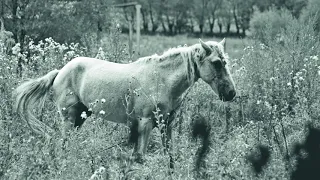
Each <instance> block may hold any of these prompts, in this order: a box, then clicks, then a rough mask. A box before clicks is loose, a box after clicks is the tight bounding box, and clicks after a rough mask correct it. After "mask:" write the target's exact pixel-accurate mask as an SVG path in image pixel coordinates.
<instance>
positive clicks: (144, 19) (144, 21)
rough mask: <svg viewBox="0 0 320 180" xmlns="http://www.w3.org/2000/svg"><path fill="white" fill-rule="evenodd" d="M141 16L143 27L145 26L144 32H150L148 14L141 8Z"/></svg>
mask: <svg viewBox="0 0 320 180" xmlns="http://www.w3.org/2000/svg"><path fill="white" fill-rule="evenodd" d="M141 15H142V26H143V31H144V32H148V20H147V18H146V13H145V10H144V9H143V8H141Z"/></svg>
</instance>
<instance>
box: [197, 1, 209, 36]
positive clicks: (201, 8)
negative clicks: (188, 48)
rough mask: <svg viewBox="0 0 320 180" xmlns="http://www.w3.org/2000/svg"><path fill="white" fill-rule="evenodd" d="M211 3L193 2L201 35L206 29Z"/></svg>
mask: <svg viewBox="0 0 320 180" xmlns="http://www.w3.org/2000/svg"><path fill="white" fill-rule="evenodd" d="M209 2H210V0H200V2H199V1H197V0H195V1H194V2H193V5H194V6H193V11H194V17H195V18H196V20H197V22H198V25H199V29H200V33H201V34H202V33H203V28H204V24H205V20H206V17H208V8H207V7H208V4H209Z"/></svg>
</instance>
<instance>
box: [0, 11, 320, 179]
mask: <svg viewBox="0 0 320 180" xmlns="http://www.w3.org/2000/svg"><path fill="white" fill-rule="evenodd" d="M268 13H269V12H267V14H268ZM270 14H271V13H270ZM285 14H286V15H283V16H284V17H288V19H290V21H289V20H287V21H286V24H285V25H284V27H285V28H281V29H279V30H277V33H276V34H279V37H281V39H280V40H279V39H278V40H277V39H276V40H275V39H274V34H275V32H274V30H273V29H272V28H266V29H264V33H263V34H262V36H263V39H261V38H260V36H256V37H257V39H254V40H251V41H249V40H247V39H245V40H239V39H227V52H228V53H229V56H230V63H228V65H229V66H230V68H231V72H232V74H233V78H234V80H235V82H236V85H237V90H238V91H237V93H238V98H237V99H236V100H235V101H234V102H231V103H223V102H220V101H219V100H218V98H217V97H216V95H214V93H213V92H212V90H211V89H210V87H208V86H207V85H206V84H205V83H204V82H202V81H199V82H198V83H196V84H195V85H194V87H193V88H192V89H191V91H190V93H189V95H188V96H187V98H186V101H185V103H184V104H183V106H182V107H181V109H180V112H179V113H178V114H179V116H178V117H177V119H176V121H175V122H174V135H173V144H174V146H173V155H174V160H175V170H174V172H173V173H172V174H170V173H169V172H168V171H169V168H168V167H169V157H168V155H164V154H163V149H162V145H161V142H160V137H161V134H160V131H159V129H157V128H155V129H154V131H153V133H152V138H151V142H150V144H149V147H148V152H147V154H146V162H145V164H143V165H141V164H135V163H132V161H131V149H132V147H130V146H127V145H126V141H127V136H128V129H127V128H126V127H125V126H121V125H116V124H113V123H111V122H107V121H103V120H102V119H101V118H100V117H99V115H96V116H92V117H90V118H87V119H86V121H85V123H84V125H83V127H82V128H81V129H79V130H75V131H74V132H73V133H71V134H70V137H69V141H68V142H67V144H66V148H63V146H62V143H63V141H62V136H61V134H60V128H61V127H60V125H61V124H60V123H61V121H60V118H59V115H58V113H57V109H56V108H55V106H54V104H53V103H52V102H50V101H48V102H46V107H45V108H44V110H43V111H42V112H39V113H37V114H38V115H39V117H40V118H41V119H42V120H43V121H44V122H45V123H47V124H49V125H50V126H51V127H53V128H54V129H55V130H56V133H55V134H53V135H52V137H51V138H43V137H39V136H37V135H35V134H33V133H32V131H31V130H30V129H29V128H28V127H27V125H26V123H24V122H22V121H21V120H20V118H19V117H18V116H17V115H16V114H15V113H14V112H12V102H13V98H11V96H12V95H11V93H12V91H13V90H14V88H16V87H17V86H18V84H20V83H21V82H22V81H24V79H26V78H35V77H39V76H41V75H43V74H46V73H47V72H48V71H50V70H52V69H55V68H61V67H62V66H63V65H64V64H65V63H67V62H68V61H69V60H70V59H72V58H73V57H76V56H81V55H86V54H87V49H86V48H84V47H83V46H82V45H81V44H78V43H69V44H63V43H57V42H55V41H54V40H53V39H52V38H47V39H45V40H43V41H39V43H35V42H34V41H32V40H28V43H26V45H27V46H26V48H25V49H26V51H25V52H24V53H21V51H20V48H21V47H20V46H21V45H20V44H16V45H15V46H14V48H12V50H11V52H10V53H7V51H8V49H10V46H9V45H6V44H4V43H3V41H1V42H0V61H1V63H0V84H1V86H0V99H1V103H0V111H1V113H0V178H1V179H22V178H29V179H89V178H90V177H92V175H93V174H96V175H95V176H98V175H97V174H98V173H96V171H98V170H99V169H100V170H101V173H102V174H103V175H102V176H103V178H104V179H108V178H109V179H121V178H123V179H125V178H127V179H134V178H136V179H138V178H139V179H170V178H172V179H197V176H196V175H195V174H194V163H195V161H196V159H195V157H196V153H197V149H198V146H199V143H200V142H196V143H194V142H193V141H191V138H190V137H191V132H190V129H189V122H190V120H191V118H190V117H192V115H193V114H195V113H200V114H202V116H204V117H205V118H206V119H207V120H208V122H209V125H210V126H211V134H210V137H211V138H210V141H211V142H212V145H211V146H210V151H209V153H208V154H207V159H206V163H205V164H206V166H205V167H204V168H203V169H202V170H201V171H202V174H203V177H204V178H206V179H255V178H257V177H256V176H255V175H254V174H253V173H252V171H251V169H250V166H249V164H248V163H247V162H246V156H247V155H248V154H249V152H250V151H251V150H252V149H253V148H254V147H255V146H256V145H257V144H263V145H265V146H267V147H269V148H270V151H271V153H272V156H271V159H270V164H269V165H267V167H266V169H265V172H264V173H262V174H261V175H259V177H258V178H260V179H272V178H279V179H289V177H290V176H289V173H288V172H287V171H286V169H287V168H288V167H291V166H294V165H295V162H294V161H293V160H292V159H289V160H288V159H285V157H286V155H288V154H289V156H290V155H292V152H291V151H290V149H291V147H293V146H294V144H295V143H296V142H297V141H301V140H302V137H303V135H304V134H305V128H304V125H305V123H306V122H311V123H313V124H314V125H315V126H319V122H318V121H317V120H318V119H319V114H320V113H319V110H318V106H319V103H320V102H319V100H318V98H317V97H319V92H320V89H319V87H320V86H319V83H320V82H319V78H317V77H318V76H319V66H320V63H319V53H320V52H319V49H320V47H319V46H320V42H319V38H318V37H317V35H316V33H315V32H314V29H313V26H312V24H314V23H315V22H314V21H306V22H303V21H300V20H297V19H291V18H292V17H291V16H289V15H288V13H285ZM278 15H279V14H278ZM278 15H276V16H278ZM280 15H281V13H280ZM280 15H279V16H280ZM270 16H271V17H272V18H274V17H273V16H275V15H273V16H272V15H270ZM289 17H290V18H289ZM260 18H262V16H261V17H260ZM277 18H279V17H277ZM277 18H274V19H277ZM276 22H278V21H276ZM268 26H270V25H268ZM117 27H118V26H117V25H112V27H111V28H110V29H111V30H110V31H109V32H110V34H111V35H110V36H107V38H105V39H104V41H102V42H101V46H102V47H103V48H101V49H100V50H99V51H98V53H94V52H97V51H92V52H90V53H91V56H94V57H99V58H101V59H107V60H111V61H112V60H115V59H116V60H120V61H121V62H126V61H127V60H128V55H127V54H126V50H125V47H124V45H123V44H124V43H123V39H122V37H123V36H122V35H121V33H120V30H119V29H118V28H117ZM262 40H263V42H264V43H263V42H262ZM181 42H183V43H186V44H189V45H190V44H194V43H196V42H198V40H197V39H190V38H187V37H186V36H177V37H175V38H172V37H163V36H143V38H142V46H141V49H142V52H141V54H142V55H143V56H145V55H150V54H152V53H155V52H156V53H162V52H163V51H165V50H167V49H168V48H170V47H173V46H177V45H178V44H177V43H181ZM7 46H9V47H7ZM114 57H117V58H114ZM19 59H22V60H23V61H22V62H23V63H22V65H23V66H22V77H19V76H18V75H17V71H16V69H17V66H18V63H17V61H18V60H19ZM101 101H102V100H101ZM91 108H94V107H91ZM227 108H229V109H230V110H229V114H228V113H227ZM101 113H103V112H101ZM82 116H83V117H84V118H85V115H84V114H83V115H82ZM228 122H229V125H228ZM228 126H229V127H228ZM93 178H94V177H93Z"/></svg>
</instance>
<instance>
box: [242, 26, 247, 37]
mask: <svg viewBox="0 0 320 180" xmlns="http://www.w3.org/2000/svg"><path fill="white" fill-rule="evenodd" d="M242 36H243V37H244V36H246V29H245V28H242Z"/></svg>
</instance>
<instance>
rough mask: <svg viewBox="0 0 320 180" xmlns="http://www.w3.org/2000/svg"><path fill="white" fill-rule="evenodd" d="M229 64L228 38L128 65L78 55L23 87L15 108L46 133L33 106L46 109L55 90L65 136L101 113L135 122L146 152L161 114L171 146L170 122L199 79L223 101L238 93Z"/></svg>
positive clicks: (139, 151)
mask: <svg viewBox="0 0 320 180" xmlns="http://www.w3.org/2000/svg"><path fill="white" fill-rule="evenodd" d="M227 63H228V57H227V55H226V53H225V39H223V40H222V41H221V42H216V41H207V42H203V41H202V40H201V39H199V43H197V44H194V45H191V46H183V47H176V48H171V49H169V50H168V51H166V52H164V53H163V54H162V55H157V54H155V55H152V56H147V57H142V58H139V59H138V60H137V61H134V62H131V63H127V64H118V63H113V62H108V61H103V60H99V59H95V58H89V57H76V58H74V59H73V60H71V61H70V62H68V63H67V64H66V65H65V66H64V67H63V68H62V69H60V70H57V69H55V70H52V71H51V72H49V73H47V74H46V75H44V76H43V77H39V78H36V79H30V80H28V81H26V82H24V83H22V84H21V85H20V86H18V87H17V88H16V90H15V92H14V94H15V96H16V101H15V105H14V109H15V111H16V112H17V113H18V114H20V116H21V117H22V118H23V119H24V120H26V122H27V123H28V125H29V126H30V127H31V128H32V129H33V130H34V131H36V132H38V133H43V132H44V129H46V130H48V129H50V128H49V127H48V126H47V125H46V124H45V123H43V122H42V121H39V120H38V119H37V118H36V117H35V116H34V114H33V112H32V110H33V109H34V108H35V107H37V106H38V108H42V107H43V106H44V102H45V100H46V97H47V96H48V95H50V99H51V100H52V101H53V102H54V103H55V104H56V106H57V108H58V112H59V114H60V116H61V119H62V122H63V127H64V128H63V134H64V137H65V136H66V133H67V132H70V131H69V130H70V128H74V127H80V126H81V125H82V124H83V123H84V121H85V119H86V118H85V117H89V116H90V115H91V114H92V113H94V114H98V115H99V116H101V117H102V119H103V120H108V121H113V122H116V123H123V124H127V125H128V126H131V127H132V128H131V130H132V131H135V132H136V136H137V138H136V142H135V146H134V154H135V156H136V157H142V155H143V154H144V153H145V152H146V148H147V144H148V139H149V135H150V132H151V130H152V129H153V128H154V127H156V126H157V125H158V124H159V118H160V121H166V124H167V128H166V132H165V135H166V140H164V139H162V143H163V145H164V146H165V147H169V142H170V140H171V133H172V130H171V129H172V127H171V123H170V122H172V121H173V119H174V118H173V116H172V115H170V114H172V112H173V110H174V109H176V108H177V107H178V106H179V104H180V103H181V101H182V94H183V93H184V92H185V91H186V90H187V89H188V88H190V87H191V86H192V85H193V84H194V83H195V82H196V81H198V79H202V80H203V81H204V82H206V83H207V84H208V85H209V86H210V87H211V88H212V90H213V91H214V92H215V93H216V94H217V95H218V96H219V98H220V99H221V100H222V101H231V100H232V99H233V98H234V97H235V96H236V89H235V84H234V82H233V79H232V77H231V75H230V72H229V70H228V66H227ZM84 115H85V116H84Z"/></svg>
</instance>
